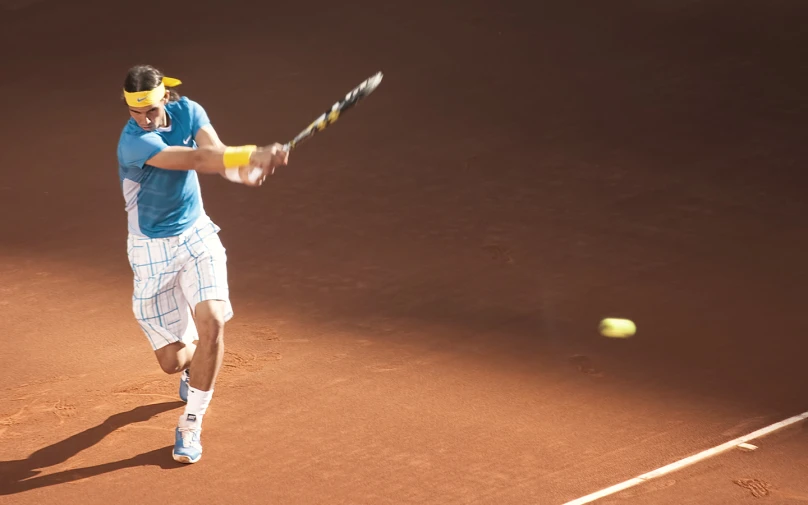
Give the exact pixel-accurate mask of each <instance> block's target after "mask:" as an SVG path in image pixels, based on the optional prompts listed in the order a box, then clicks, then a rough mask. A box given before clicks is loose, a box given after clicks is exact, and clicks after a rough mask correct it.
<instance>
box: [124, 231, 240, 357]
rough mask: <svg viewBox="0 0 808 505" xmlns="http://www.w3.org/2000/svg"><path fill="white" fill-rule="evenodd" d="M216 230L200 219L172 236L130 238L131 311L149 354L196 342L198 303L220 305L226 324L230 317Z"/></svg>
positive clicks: (223, 259) (222, 254)
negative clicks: (179, 344) (212, 301)
mask: <svg viewBox="0 0 808 505" xmlns="http://www.w3.org/2000/svg"><path fill="white" fill-rule="evenodd" d="M219 230H220V229H219V227H218V226H216V224H214V223H213V221H211V220H210V218H208V217H207V216H204V217H202V218H200V219H199V220H198V221H197V222H196V223H195V224H194V226H192V227H191V228H189V229H188V230H186V231H185V232H183V233H182V234H181V235H178V236H176V237H168V238H148V237H141V236H137V235H132V234H131V233H130V234H129V237H128V239H127V254H128V256H129V264H130V266H131V267H132V272H133V273H134V277H135V279H134V293H133V295H132V311H133V312H134V314H135V319H137V321H138V323H139V324H140V328H141V329H142V330H143V332H144V333H145V334H146V337H148V339H149V342H150V343H151V346H152V349H154V350H157V349H160V348H161V347H164V346H166V345H168V344H171V343H173V342H180V341H182V342H193V341H194V340H197V339H198V333H197V330H196V325H195V324H194V320H193V317H192V316H193V311H194V308H195V307H196V304H197V303H199V302H201V301H204V300H223V301H224V302H226V304H227V305H226V308H225V321H229V320H230V319H231V318H232V317H233V307H232V305H231V304H230V290H229V288H228V284H227V254H226V252H225V248H224V246H223V245H222V242H221V240H220V239H219V235H218V233H219Z"/></svg>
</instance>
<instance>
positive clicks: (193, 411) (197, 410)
mask: <svg viewBox="0 0 808 505" xmlns="http://www.w3.org/2000/svg"><path fill="white" fill-rule="evenodd" d="M212 397H213V390H212V389H211V390H210V391H200V390H199V389H196V388H192V387H190V386H189V387H188V403H187V404H186V405H185V412H183V413H182V415H181V416H180V426H181V427H188V428H191V427H193V428H200V427H201V426H202V417H204V415H205V412H206V411H207V410H208V405H210V399H211V398H212Z"/></svg>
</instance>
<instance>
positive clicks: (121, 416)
mask: <svg viewBox="0 0 808 505" xmlns="http://www.w3.org/2000/svg"><path fill="white" fill-rule="evenodd" d="M184 405H185V404H184V403H183V402H180V401H175V402H164V403H156V404H152V405H141V406H139V407H135V408H134V409H132V410H129V411H127V412H121V413H118V414H114V415H112V416H110V417H108V418H107V419H106V420H105V421H104V422H103V423H101V424H99V425H98V426H94V427H92V428H90V429H87V430H84V431H82V432H80V433H76V434H75V435H73V436H71V437H69V438H66V439H65V440H62V441H61V442H56V443H55V444H53V445H49V446H47V447H43V448H42V449H39V450H38V451H36V452H34V453H32V454H31V455H30V456H28V458H26V459H22V460H16V461H0V496H2V495H10V494H16V493H21V492H23V491H30V490H32V489H37V488H41V487H46V486H52V485H54V484H63V483H66V482H73V481H76V480H80V479H86V478H88V477H94V476H96V475H101V474H104V473H108V472H114V471H115V470H120V469H123V468H131V467H135V466H145V465H155V466H159V467H161V468H164V469H169V468H177V467H179V466H180V463H176V462H174V460H173V459H172V458H170V457H169V456H168V451H169V449H170V446H168V447H161V448H160V449H155V450H153V451H149V452H146V453H143V454H139V455H137V456H133V457H131V458H128V459H123V460H120V461H113V462H110V463H103V464H100V465H95V466H88V467H85V468H76V469H72V470H64V471H62V472H57V473H52V474H48V475H42V476H39V477H37V475H38V474H40V473H41V472H42V469H43V468H47V467H50V466H53V465H58V464H59V463H63V462H65V461H67V460H68V459H69V458H71V457H73V456H75V455H76V454H78V453H79V452H81V451H83V450H85V449H88V448H90V447H92V446H93V445H95V444H97V443H98V442H100V441H101V440H102V439H103V438H104V437H105V436H107V435H109V434H110V433H112V432H113V431H115V430H117V429H119V428H121V427H123V426H126V425H128V424H132V423H138V422H143V421H148V420H149V419H151V418H152V417H154V416H156V415H157V414H160V413H162V412H167V411H169V410H172V409H175V408H177V407H180V406H184Z"/></svg>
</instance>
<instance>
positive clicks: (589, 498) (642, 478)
mask: <svg viewBox="0 0 808 505" xmlns="http://www.w3.org/2000/svg"><path fill="white" fill-rule="evenodd" d="M806 418H808V412H803V413H802V414H799V415H796V416H794V417H789V418H788V419H784V420H782V421H780V422H779V423H774V424H772V425H769V426H766V427H765V428H761V429H759V430H757V431H753V432H752V433H750V434H748V435H744V436H742V437H738V438H736V439H735V440H730V441H729V442H725V443H723V444H721V445H717V446H715V447H713V448H712V449H707V450H706V451H702V452H700V453H698V454H694V455H692V456H688V457H687V458H684V459H680V460H679V461H676V462H675V463H671V464H670V465H666V466H663V467H662V468H657V469H656V470H652V471H650V472H648V473H644V474H642V475H639V476H637V477H634V478H633V479H629V480H627V481H625V482H621V483H620V484H615V485H614V486H611V487H607V488H606V489H601V490H600V491H596V492H594V493H592V494H588V495H586V496H584V497H582V498H578V499H577V500H572V501H570V502H567V503H565V504H564V505H583V504H584V503H592V502H593V501H595V500H599V499H601V498H603V497H605V496H609V495H612V494H614V493H617V492H620V491H622V490H624V489H628V488H630V487H633V486H636V485H638V484H642V483H644V482H648V481H649V480H651V479H655V478H657V477H661V476H663V475H666V474H669V473H671V472H675V471H677V470H681V469H682V468H684V467H686V466H688V465H692V464H693V463H698V462H699V461H702V460H705V459H707V458H709V457H712V456H715V455H716V454H720V453H722V452H724V451H726V450H729V449H732V448H733V447H736V446H738V445H739V444H742V443H744V442H748V441H749V440H754V439H756V438H760V437H762V436H764V435H768V434H769V433H771V432H773V431H776V430H779V429H780V428H785V427H786V426H788V425H790V424H794V423H796V422H798V421H802V420H803V419H806Z"/></svg>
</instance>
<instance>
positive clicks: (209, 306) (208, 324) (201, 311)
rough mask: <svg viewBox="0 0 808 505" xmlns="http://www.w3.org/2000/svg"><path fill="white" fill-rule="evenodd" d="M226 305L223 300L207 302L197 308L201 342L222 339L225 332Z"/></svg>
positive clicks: (197, 322)
mask: <svg viewBox="0 0 808 505" xmlns="http://www.w3.org/2000/svg"><path fill="white" fill-rule="evenodd" d="M225 308H226V303H225V302H223V301H221V300H205V301H204V302H199V304H197V306H196V311H195V312H196V326H197V329H198V331H199V338H200V340H203V339H205V338H206V337H207V338H211V337H212V338H220V337H221V335H222V333H223V332H224V324H225Z"/></svg>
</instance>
